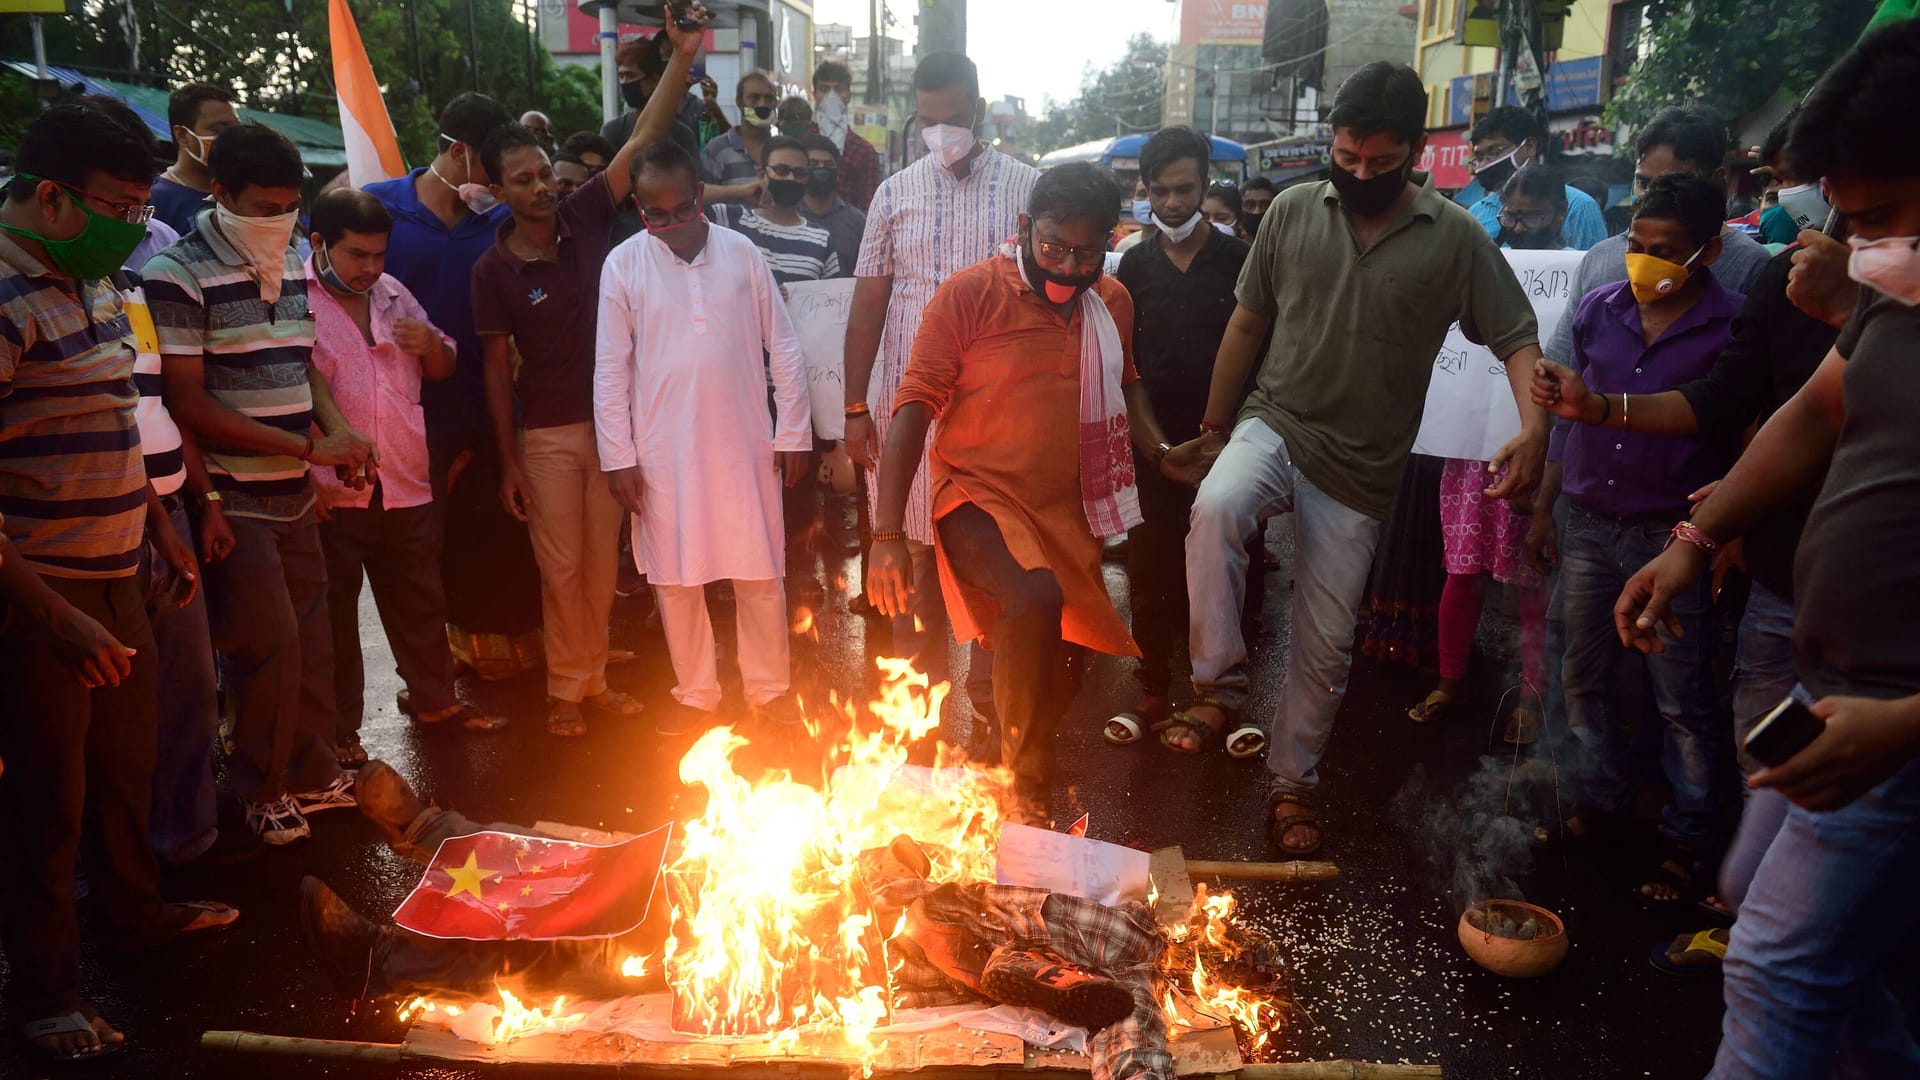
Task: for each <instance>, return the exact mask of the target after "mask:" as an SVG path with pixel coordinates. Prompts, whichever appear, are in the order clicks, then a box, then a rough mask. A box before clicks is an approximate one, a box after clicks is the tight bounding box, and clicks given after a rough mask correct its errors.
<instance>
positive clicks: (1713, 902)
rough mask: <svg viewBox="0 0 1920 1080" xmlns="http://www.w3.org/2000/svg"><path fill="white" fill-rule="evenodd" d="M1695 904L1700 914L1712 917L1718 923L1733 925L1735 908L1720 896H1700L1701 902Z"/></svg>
mask: <svg viewBox="0 0 1920 1080" xmlns="http://www.w3.org/2000/svg"><path fill="white" fill-rule="evenodd" d="M1693 906H1694V907H1696V908H1698V909H1699V911H1700V914H1702V915H1705V916H1706V917H1707V918H1709V919H1712V920H1713V921H1714V923H1715V924H1716V925H1719V926H1732V925H1733V915H1734V912H1733V909H1732V908H1730V907H1728V906H1727V902H1726V901H1725V900H1722V899H1720V898H1719V897H1718V896H1703V897H1701V898H1700V902H1699V903H1697V904H1695V905H1693Z"/></svg>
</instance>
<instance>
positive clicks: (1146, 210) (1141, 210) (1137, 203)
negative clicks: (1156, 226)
mask: <svg viewBox="0 0 1920 1080" xmlns="http://www.w3.org/2000/svg"><path fill="white" fill-rule="evenodd" d="M1133 220H1135V221H1137V222H1139V223H1140V224H1142V225H1151V224H1152V223H1153V204H1152V203H1150V202H1148V201H1147V200H1145V199H1135V200H1133Z"/></svg>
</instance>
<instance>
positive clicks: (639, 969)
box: [620, 956, 653, 979]
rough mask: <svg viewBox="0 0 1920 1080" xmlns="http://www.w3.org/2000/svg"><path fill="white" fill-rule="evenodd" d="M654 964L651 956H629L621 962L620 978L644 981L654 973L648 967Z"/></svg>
mask: <svg viewBox="0 0 1920 1080" xmlns="http://www.w3.org/2000/svg"><path fill="white" fill-rule="evenodd" d="M652 962H653V957H651V956H629V957H627V958H626V959H625V960H622V961H620V976H621V978H625V979H644V978H646V977H647V976H648V975H650V974H652V973H653V969H652V968H651V967H649V966H648V965H649V964H651V963H652Z"/></svg>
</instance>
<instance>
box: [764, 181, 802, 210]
mask: <svg viewBox="0 0 1920 1080" xmlns="http://www.w3.org/2000/svg"><path fill="white" fill-rule="evenodd" d="M806 195H807V185H806V184H805V183H804V182H802V181H799V180H768V181H767V197H768V198H770V199H772V200H773V204H774V205H775V206H798V205H800V200H801V199H804V198H806Z"/></svg>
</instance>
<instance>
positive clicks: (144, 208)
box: [15, 172, 153, 225]
mask: <svg viewBox="0 0 1920 1080" xmlns="http://www.w3.org/2000/svg"><path fill="white" fill-rule="evenodd" d="M15 175H17V176H19V177H20V178H21V179H23V180H35V181H39V180H46V182H47V183H49V184H52V185H53V186H54V187H57V188H59V189H60V190H61V191H64V192H66V193H67V194H68V195H70V196H72V197H73V200H74V201H75V202H77V203H80V204H81V205H83V206H84V205H87V204H88V203H92V204H94V205H95V206H98V207H99V208H100V209H101V211H102V212H103V213H105V214H106V215H107V216H108V217H114V218H119V219H120V220H121V221H124V222H126V223H127V224H129V225H145V224H146V223H147V222H148V221H150V220H152V219H153V207H151V206H148V205H147V204H146V203H132V202H129V203H117V202H112V201H110V200H108V199H103V198H101V197H100V196H98V195H95V194H94V193H93V192H91V191H87V190H86V189H84V188H77V187H74V186H73V185H71V184H63V183H61V182H60V181H58V180H48V179H47V178H46V177H44V176H35V175H33V174H32V173H26V172H23V173H16V174H15Z"/></svg>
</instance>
